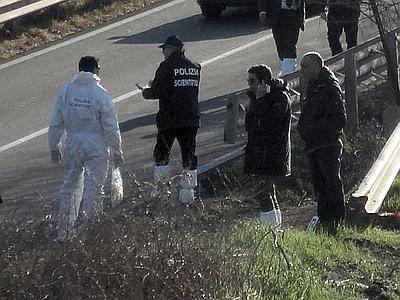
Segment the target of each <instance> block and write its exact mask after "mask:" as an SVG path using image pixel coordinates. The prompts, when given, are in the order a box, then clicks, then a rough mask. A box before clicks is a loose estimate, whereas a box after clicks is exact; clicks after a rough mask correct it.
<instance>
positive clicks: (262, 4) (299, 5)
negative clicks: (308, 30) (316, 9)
mask: <svg viewBox="0 0 400 300" xmlns="http://www.w3.org/2000/svg"><path fill="white" fill-rule="evenodd" d="M258 7H259V11H260V21H261V22H262V23H264V24H267V25H269V26H271V28H272V35H273V37H274V41H275V45H276V49H277V51H278V56H279V60H280V64H281V72H280V73H279V74H278V77H280V76H284V75H286V74H289V73H292V72H294V71H295V70H296V64H297V42H298V40H299V34H300V29H301V30H302V31H304V24H305V21H304V20H305V4H304V0H258Z"/></svg>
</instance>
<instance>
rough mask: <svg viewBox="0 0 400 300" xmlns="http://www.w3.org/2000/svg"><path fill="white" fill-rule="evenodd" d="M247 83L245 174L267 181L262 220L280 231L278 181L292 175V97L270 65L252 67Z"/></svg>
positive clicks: (262, 201)
mask: <svg viewBox="0 0 400 300" xmlns="http://www.w3.org/2000/svg"><path fill="white" fill-rule="evenodd" d="M247 80H248V84H249V91H248V92H247V95H248V97H249V98H250V106H249V108H248V111H247V113H246V119H245V125H246V131H247V133H248V138H247V144H246V148H245V161H244V173H245V174H248V175H253V176H256V177H257V178H258V180H262V181H264V182H265V187H266V189H267V196H266V197H263V198H262V199H261V200H260V208H261V213H260V220H261V222H262V223H267V224H272V225H274V226H276V227H278V228H279V227H280V226H281V223H282V216H281V211H280V209H279V205H278V201H277V198H276V192H275V179H276V177H286V176H289V175H290V173H291V168H290V163H291V161H290V124H291V106H290V98H289V94H288V89H287V88H286V85H285V83H284V82H283V80H281V79H274V78H272V71H271V69H270V68H269V67H268V66H266V65H254V66H252V67H251V68H250V69H249V70H248V79H247Z"/></svg>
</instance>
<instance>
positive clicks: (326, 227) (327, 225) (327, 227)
mask: <svg viewBox="0 0 400 300" xmlns="http://www.w3.org/2000/svg"><path fill="white" fill-rule="evenodd" d="M320 225H321V230H322V232H324V233H326V234H327V235H332V236H333V235H336V233H337V222H335V220H324V221H320Z"/></svg>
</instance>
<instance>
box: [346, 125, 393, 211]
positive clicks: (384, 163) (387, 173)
mask: <svg viewBox="0 0 400 300" xmlns="http://www.w3.org/2000/svg"><path fill="white" fill-rule="evenodd" d="M399 170H400V123H398V124H397V127H396V128H395V130H394V131H393V133H392V135H391V136H390V138H389V140H388V141H387V143H386V145H385V146H384V147H383V149H382V151H381V153H380V154H379V156H378V159H377V160H376V161H375V163H374V164H373V166H372V168H371V169H370V170H369V172H368V174H367V175H366V176H365V178H364V180H363V181H362V182H361V184H360V186H359V187H358V190H357V191H355V192H354V193H353V194H352V196H353V197H354V198H364V199H366V200H367V201H366V204H365V211H366V212H367V213H370V214H373V213H377V212H378V211H379V209H380V207H381V205H382V202H383V200H384V198H385V196H386V194H387V192H388V191H389V189H390V186H391V185H392V182H393V180H394V179H395V178H396V176H397V174H398V172H399Z"/></svg>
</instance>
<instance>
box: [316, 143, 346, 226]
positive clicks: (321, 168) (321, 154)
mask: <svg viewBox="0 0 400 300" xmlns="http://www.w3.org/2000/svg"><path fill="white" fill-rule="evenodd" d="M341 153H342V148H341V147H330V148H323V149H319V150H317V151H315V152H314V153H312V156H313V162H312V164H313V167H312V168H311V171H312V174H313V181H314V182H313V183H314V188H315V190H316V194H317V195H318V217H319V218H320V220H321V224H322V225H323V226H324V224H325V226H326V227H327V230H328V232H331V233H333V232H334V227H335V226H336V225H337V223H339V222H340V221H342V220H343V219H344V217H345V206H344V192H343V183H342V179H341V177H340V156H341ZM310 165H311V164H310Z"/></svg>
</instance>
